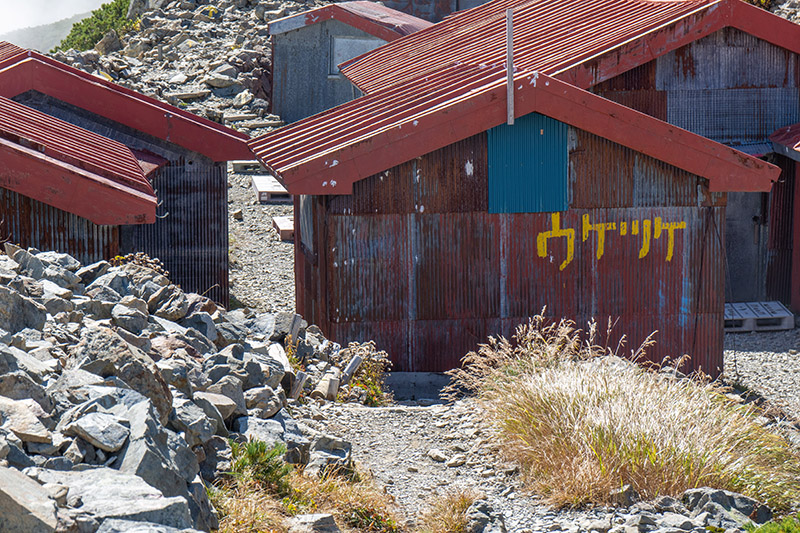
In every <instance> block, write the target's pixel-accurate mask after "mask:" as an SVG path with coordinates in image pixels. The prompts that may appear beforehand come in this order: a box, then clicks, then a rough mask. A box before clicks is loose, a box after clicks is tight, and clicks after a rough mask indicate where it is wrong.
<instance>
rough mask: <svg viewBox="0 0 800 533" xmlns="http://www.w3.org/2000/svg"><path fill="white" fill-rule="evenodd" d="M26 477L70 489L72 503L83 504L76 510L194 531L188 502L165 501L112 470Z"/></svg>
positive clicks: (35, 471) (139, 481) (137, 481)
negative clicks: (78, 502) (191, 528)
mask: <svg viewBox="0 0 800 533" xmlns="http://www.w3.org/2000/svg"><path fill="white" fill-rule="evenodd" d="M26 473H27V474H28V475H29V476H30V477H32V478H33V479H35V480H37V481H39V482H40V483H56V484H59V485H63V486H66V487H69V500H70V501H80V502H81V505H80V507H79V508H77V509H76V510H75V512H80V513H84V514H89V515H91V516H93V517H94V518H95V519H96V520H97V521H98V522H103V521H105V520H107V519H122V520H132V521H145V522H153V523H156V524H162V525H166V526H171V527H174V528H178V529H185V528H190V527H192V519H191V515H190V513H189V506H188V504H187V502H186V499H185V498H181V497H165V496H164V494H163V493H162V492H161V491H159V490H158V489H156V488H154V487H152V486H151V485H148V484H147V483H146V482H145V481H144V480H142V479H141V478H139V477H137V476H134V475H130V474H126V473H124V472H119V471H117V470H113V469H111V468H93V469H87V470H82V471H73V472H59V471H55V470H46V469H43V468H31V469H28V470H26Z"/></svg>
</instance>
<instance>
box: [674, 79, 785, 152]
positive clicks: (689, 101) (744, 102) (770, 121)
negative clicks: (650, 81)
mask: <svg viewBox="0 0 800 533" xmlns="http://www.w3.org/2000/svg"><path fill="white" fill-rule="evenodd" d="M667 100H668V102H669V104H668V110H667V122H669V123H670V124H674V125H676V126H678V127H681V128H684V129H687V130H689V131H691V132H693V133H696V134H698V135H702V136H703V137H706V138H708V139H713V140H715V141H717V142H721V143H726V144H739V143H741V144H747V143H753V142H760V141H764V140H766V139H767V138H768V137H769V135H770V134H771V133H772V132H774V131H775V130H776V129H778V128H780V127H783V126H785V125H787V124H793V123H795V122H798V121H800V89H798V88H794V87H791V88H777V89H774V88H766V89H759V88H755V89H723V90H713V89H707V90H706V89H703V90H670V91H668V94H667Z"/></svg>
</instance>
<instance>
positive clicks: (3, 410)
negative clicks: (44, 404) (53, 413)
mask: <svg viewBox="0 0 800 533" xmlns="http://www.w3.org/2000/svg"><path fill="white" fill-rule="evenodd" d="M48 419H49V417H48V415H47V413H45V412H44V410H42V408H41V407H40V406H39V404H38V403H36V402H35V401H33V400H30V399H27V400H12V399H10V398H6V397H4V396H0V424H1V425H0V427H2V428H3V429H5V430H7V431H11V432H12V433H13V434H14V435H16V436H17V437H18V438H19V439H20V440H21V441H23V442H39V443H45V444H51V443H52V442H53V436H52V433H51V432H50V429H49V428H48V427H47V426H46V425H45V423H44V422H45V421H47V420H48ZM51 427H52V426H51Z"/></svg>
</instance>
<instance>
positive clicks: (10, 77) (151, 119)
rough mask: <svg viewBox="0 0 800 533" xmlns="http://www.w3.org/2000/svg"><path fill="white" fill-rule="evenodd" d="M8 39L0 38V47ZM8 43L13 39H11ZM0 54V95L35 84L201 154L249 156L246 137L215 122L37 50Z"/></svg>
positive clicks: (215, 157) (43, 90) (216, 158)
mask: <svg viewBox="0 0 800 533" xmlns="http://www.w3.org/2000/svg"><path fill="white" fill-rule="evenodd" d="M7 46H8V43H2V42H0V49H2V47H7ZM11 46H13V45H11ZM9 50H10V51H9V54H8V55H7V56H5V57H4V56H2V55H0V95H2V96H6V97H9V98H12V97H14V96H17V95H18V94H21V93H24V92H26V91H30V90H35V91H38V92H41V93H43V94H46V95H48V96H51V97H53V98H56V99H58V100H61V101H64V102H67V103H69V104H72V105H74V106H77V107H80V108H82V109H86V110H87V111H90V112H92V113H95V114H97V115H100V116H103V117H105V118H108V119H110V120H113V121H114V122H118V123H120V124H123V125H125V126H128V127H131V128H133V129H135V130H137V131H141V132H143V133H147V134H149V135H152V136H154V137H157V138H159V139H163V140H166V141H168V142H171V143H174V144H177V145H178V146H182V147H183V148H186V149H188V150H191V151H193V152H197V153H200V154H203V155H205V156H206V157H208V158H210V159H212V160H214V161H230V160H234V159H250V158H251V157H252V153H251V152H250V150H249V149H248V148H247V144H246V141H247V139H249V137H248V136H247V135H246V134H244V133H240V132H237V131H235V130H232V129H230V128H227V127H225V126H223V125H221V124H217V123H216V122H212V121H210V120H208V119H205V118H202V117H198V116H197V115H193V114H192V113H189V112H187V111H184V110H181V109H178V108H177V107H174V106H171V105H169V104H165V103H163V102H159V101H158V100H155V99H153V98H150V97H148V96H145V95H143V94H140V93H137V92H136V91H132V90H130V89H126V88H124V87H120V86H119V85H116V84H114V83H111V82H108V81H106V80H102V79H100V78H97V77H95V76H92V75H91V74H88V73H86V72H83V71H81V70H78V69H76V68H73V67H71V66H69V65H65V64H63V63H59V62H58V61H55V60H53V59H51V58H49V57H46V56H43V55H42V54H39V53H37V52H33V51H27V50H23V53H12V51H11V49H9Z"/></svg>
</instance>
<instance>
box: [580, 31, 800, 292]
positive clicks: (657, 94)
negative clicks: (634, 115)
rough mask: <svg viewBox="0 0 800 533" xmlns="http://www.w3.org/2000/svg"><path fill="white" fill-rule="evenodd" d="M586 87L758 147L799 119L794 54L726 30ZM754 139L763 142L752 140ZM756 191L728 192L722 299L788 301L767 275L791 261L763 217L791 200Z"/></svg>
mask: <svg viewBox="0 0 800 533" xmlns="http://www.w3.org/2000/svg"><path fill="white" fill-rule="evenodd" d="M592 90H593V91H594V92H596V93H598V94H600V95H601V96H604V97H606V98H609V99H611V100H614V101H616V102H619V103H621V104H624V105H626V106H629V107H632V108H634V109H637V110H639V111H642V112H644V113H647V114H649V115H652V116H655V117H657V118H659V119H661V120H665V121H667V122H669V123H671V124H675V125H676V126H680V127H681V128H685V129H687V130H689V131H692V132H694V133H698V134H700V135H702V136H704V137H708V138H710V139H713V140H715V141H719V142H722V143H726V144H729V145H732V146H737V145H742V147H743V148H744V149H745V150H749V151H750V152H756V153H763V152H765V151H770V150H771V149H770V148H769V143H768V139H767V137H768V136H769V135H770V134H771V133H772V132H773V131H775V130H776V129H778V128H781V127H783V126H788V125H790V124H794V123H797V122H800V56H798V55H797V54H794V53H791V52H789V51H786V50H784V49H781V48H778V47H776V46H774V45H772V44H770V43H767V42H766V41H762V40H759V39H757V38H755V37H753V36H750V35H748V34H746V33H744V32H741V31H739V30H736V29H733V28H726V29H724V30H721V31H718V32H716V33H714V34H712V35H709V36H708V37H705V38H703V39H700V40H698V41H696V42H694V43H691V44H689V45H687V46H684V47H682V48H679V49H677V50H675V51H673V52H670V53H668V54H665V55H664V56H661V57H659V58H657V59H655V60H653V61H651V62H649V63H646V64H644V65H642V66H640V67H638V68H636V69H633V70H631V71H629V72H626V73H624V74H622V75H620V76H617V77H616V78H613V79H611V80H608V81H606V82H603V83H601V84H599V85H597V86H596V87H594V88H593V89H592ZM758 144H761V145H763V146H752V145H758ZM747 145H751V147H752V148H748V147H747ZM788 178H789V179H790V178H791V176H788ZM786 179H787V176H786V175H784V176H782V178H781V183H782V182H784V181H786ZM776 188H780V185H776ZM763 196H764V197H763V198H762V194H761V193H732V194H731V195H730V198H729V203H728V209H727V221H726V225H727V228H728V246H727V258H728V271H729V283H728V288H727V298H728V300H730V301H753V300H764V299H778V300H783V301H784V302H786V303H789V300H790V296H789V292H788V284H786V283H776V282H774V281H773V280H774V279H776V277H777V278H788V276H789V275H790V272H791V262H790V261H788V260H787V259H786V254H785V253H778V252H776V251H775V249H774V248H773V247H772V245H771V243H772V242H774V238H773V237H771V236H770V231H771V230H770V229H769V226H768V222H769V220H771V219H776V215H775V214H772V213H770V212H769V206H770V205H774V206H775V207H780V206H783V207H785V208H787V209H788V211H785V212H782V214H781V215H780V216H777V219H786V218H787V217H789V218H790V217H791V212H792V206H791V202H789V203H787V202H779V203H778V204H775V203H774V202H773V201H772V200H771V199H769V198H767V196H766V195H763ZM768 278H769V279H768Z"/></svg>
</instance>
